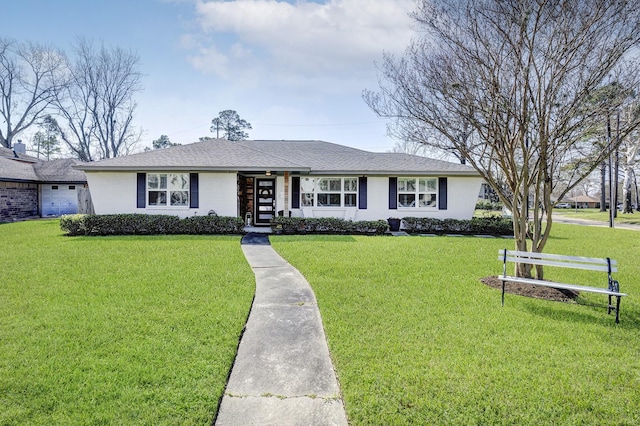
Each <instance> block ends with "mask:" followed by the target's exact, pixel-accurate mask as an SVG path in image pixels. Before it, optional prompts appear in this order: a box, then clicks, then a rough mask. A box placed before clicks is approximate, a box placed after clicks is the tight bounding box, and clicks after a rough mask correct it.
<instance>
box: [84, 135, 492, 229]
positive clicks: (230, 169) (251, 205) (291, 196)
mask: <svg viewBox="0 0 640 426" xmlns="http://www.w3.org/2000/svg"><path fill="white" fill-rule="evenodd" d="M75 167H76V168H78V169H80V170H83V171H84V172H85V174H86V176H87V181H88V182H89V188H90V190H91V196H92V199H93V203H94V207H95V212H96V213H97V214H110V213H147V214H172V215H177V216H180V217H186V216H192V215H206V214H211V213H213V212H215V213H216V214H218V215H221V216H239V217H242V218H243V219H245V220H247V221H248V222H249V221H251V222H252V224H255V225H257V226H260V225H263V226H268V225H269V223H270V220H271V218H273V217H274V215H276V214H280V215H285V216H299V217H337V218H343V219H351V220H376V219H387V218H388V217H406V216H415V217H434V218H440V219H445V218H455V219H470V218H471V217H472V215H473V211H474V208H475V204H476V201H477V198H478V192H479V189H480V184H481V183H482V179H481V178H480V176H479V175H478V173H477V172H476V171H475V170H474V169H473V168H471V167H469V166H466V165H461V164H457V163H450V162H446V161H440V160H433V159H429V158H425V157H420V156H415V155H409V154H399V153H373V152H367V151H362V150H359V149H355V148H350V147H346V146H342V145H337V144H333V143H328V142H322V141H259V140H256V141H247V140H245V141H238V142H229V141H226V140H211V141H206V142H198V143H193V144H189V145H181V146H176V147H172V148H167V149H161V150H154V151H148V152H144V153H139V154H132V155H128V156H124V157H117V158H112V159H105V160H102V161H97V162H92V163H83V164H80V165H78V166H75Z"/></svg>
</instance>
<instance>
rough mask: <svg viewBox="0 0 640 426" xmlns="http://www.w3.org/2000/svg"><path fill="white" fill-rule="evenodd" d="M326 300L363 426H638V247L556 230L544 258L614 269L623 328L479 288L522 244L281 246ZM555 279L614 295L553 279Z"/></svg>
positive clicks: (572, 229)
mask: <svg viewBox="0 0 640 426" xmlns="http://www.w3.org/2000/svg"><path fill="white" fill-rule="evenodd" d="M272 244H273V246H274V247H275V249H276V250H277V251H278V252H280V253H281V254H282V255H283V256H284V257H285V258H287V259H288V260H289V261H290V262H291V263H292V264H293V265H294V266H295V267H297V268H298V269H299V270H300V271H301V272H302V273H303V274H304V275H305V276H306V277H307V279H308V280H309V282H310V283H311V285H312V287H313V289H314V291H315V292H316V295H317V298H318V303H319V306H320V311H321V314H322V318H323V322H324V325H325V328H326V333H327V338H328V341H329V348H330V350H331V353H332V357H333V360H334V364H335V367H336V370H337V373H338V377H339V381H340V383H341V388H342V392H343V395H344V400H345V405H346V409H347V415H348V417H349V421H350V423H351V424H352V425H369V424H385V425H404V424H406V425H410V424H462V425H468V424H504V425H512V424H531V425H539V424H563V425H564V424H620V425H624V424H626V425H635V424H640V410H639V409H638V407H640V356H639V355H640V338H639V337H638V336H639V332H640V298H639V295H640V282H639V280H638V277H639V276H640V262H638V261H637V256H638V253H640V233H638V232H636V231H628V230H622V229H607V228H593V227H581V226H575V225H562V224H555V225H554V228H553V238H552V239H551V240H550V242H549V244H548V247H547V251H548V252H550V253H554V252H555V253H561V254H575V255H584V256H593V257H606V256H610V257H612V258H614V259H617V260H618V261H619V264H620V272H619V273H618V274H616V277H617V278H618V279H619V281H620V285H621V289H622V291H623V292H626V293H629V294H630V296H629V297H626V298H624V299H623V301H622V306H621V323H620V324H619V325H616V324H615V322H614V316H613V314H612V315H607V313H606V308H605V307H604V304H605V300H606V297H604V296H598V295H594V294H585V295H584V297H582V296H581V298H580V301H579V304H575V303H573V304H570V303H560V302H550V301H543V300H537V299H532V298H526V297H521V296H515V295H510V294H507V296H506V304H505V306H504V307H501V306H500V291H499V290H496V289H492V288H489V287H487V286H485V285H484V284H482V283H480V282H479V279H480V278H482V277H485V276H488V275H497V274H498V273H499V272H500V271H501V262H499V261H498V260H497V257H498V255H497V251H498V249H500V248H505V247H506V248H512V246H513V241H512V240H504V239H485V238H472V237H463V238H461V237H403V238H392V237H348V236H345V237H322V236H279V237H272ZM546 271H547V278H551V279H558V280H567V281H568V282H576V283H580V284H587V285H589V284H590V285H598V286H606V276H604V277H602V276H599V277H598V274H596V273H590V272H585V273H581V272H580V271H578V272H576V271H568V270H558V269H556V270H552V269H550V268H548V269H547V270H546Z"/></svg>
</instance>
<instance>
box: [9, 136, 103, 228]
mask: <svg viewBox="0 0 640 426" xmlns="http://www.w3.org/2000/svg"><path fill="white" fill-rule="evenodd" d="M23 147H24V145H22V144H16V147H15V150H12V149H8V148H4V147H0V222H8V221H14V220H20V219H28V218H33V217H39V216H41V217H52V216H60V215H62V214H71V213H77V212H78V210H79V207H80V210H81V211H91V207H90V204H91V202H90V198H89V193H88V188H87V179H86V177H85V175H84V172H82V171H80V170H76V169H74V168H73V167H72V166H74V165H78V164H80V161H78V160H73V159H62V160H51V161H42V160H40V159H38V158H35V157H32V156H30V155H26V154H25V153H24V149H23ZM79 200H81V201H79ZM79 203H80V206H79Z"/></svg>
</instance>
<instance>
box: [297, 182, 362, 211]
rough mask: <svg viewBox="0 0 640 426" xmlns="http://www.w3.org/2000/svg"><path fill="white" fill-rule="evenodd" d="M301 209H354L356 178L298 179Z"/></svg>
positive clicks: (356, 192)
mask: <svg viewBox="0 0 640 426" xmlns="http://www.w3.org/2000/svg"><path fill="white" fill-rule="evenodd" d="M300 198H301V201H300V205H301V206H302V207H313V206H318V207H356V205H357V199H358V178H302V179H300Z"/></svg>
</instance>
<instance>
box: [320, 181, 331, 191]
mask: <svg viewBox="0 0 640 426" xmlns="http://www.w3.org/2000/svg"><path fill="white" fill-rule="evenodd" d="M328 190H329V180H328V179H318V191H328Z"/></svg>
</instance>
